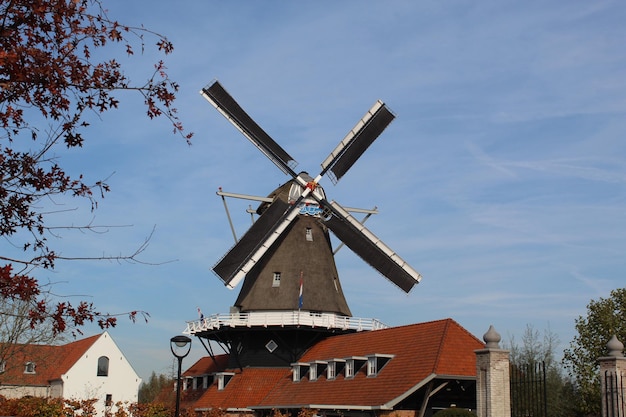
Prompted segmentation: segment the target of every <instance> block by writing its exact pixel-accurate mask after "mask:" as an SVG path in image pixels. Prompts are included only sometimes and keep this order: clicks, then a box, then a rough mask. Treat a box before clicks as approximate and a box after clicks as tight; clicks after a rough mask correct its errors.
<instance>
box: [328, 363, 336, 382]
mask: <svg viewBox="0 0 626 417" xmlns="http://www.w3.org/2000/svg"><path fill="white" fill-rule="evenodd" d="M336 369H337V364H336V363H335V362H328V368H326V379H335V370H336Z"/></svg>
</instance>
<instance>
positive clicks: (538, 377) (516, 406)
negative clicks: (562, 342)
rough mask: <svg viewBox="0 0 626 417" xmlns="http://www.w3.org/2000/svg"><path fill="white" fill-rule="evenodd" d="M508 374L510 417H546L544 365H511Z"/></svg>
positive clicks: (541, 363)
mask: <svg viewBox="0 0 626 417" xmlns="http://www.w3.org/2000/svg"><path fill="white" fill-rule="evenodd" d="M510 373H511V417H547V415H548V402H547V391H546V367H545V363H543V362H536V363H528V364H524V365H511V367H510ZM611 417H613V416H611ZM619 417H622V416H619Z"/></svg>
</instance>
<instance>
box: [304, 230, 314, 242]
mask: <svg viewBox="0 0 626 417" xmlns="http://www.w3.org/2000/svg"><path fill="white" fill-rule="evenodd" d="M305 236H306V240H308V241H309V242H313V230H312V229H311V228H310V227H307V228H306V234H305Z"/></svg>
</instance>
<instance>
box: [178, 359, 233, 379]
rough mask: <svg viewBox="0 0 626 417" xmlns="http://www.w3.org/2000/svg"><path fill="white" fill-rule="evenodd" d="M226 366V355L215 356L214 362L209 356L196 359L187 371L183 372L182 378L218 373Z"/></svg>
mask: <svg viewBox="0 0 626 417" xmlns="http://www.w3.org/2000/svg"><path fill="white" fill-rule="evenodd" d="M227 366H228V355H227V354H223V355H215V360H213V358H211V357H210V356H205V357H203V358H200V359H198V361H196V363H194V364H193V365H191V367H190V368H189V369H187V370H186V371H185V372H183V376H185V377H186V376H197V375H207V374H211V373H213V372H220V371H223V370H224V369H226V367H227Z"/></svg>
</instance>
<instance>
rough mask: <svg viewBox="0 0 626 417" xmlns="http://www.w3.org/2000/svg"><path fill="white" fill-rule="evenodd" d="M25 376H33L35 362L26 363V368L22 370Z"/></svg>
mask: <svg viewBox="0 0 626 417" xmlns="http://www.w3.org/2000/svg"><path fill="white" fill-rule="evenodd" d="M24 373H25V374H34V373H35V362H26V367H25V368H24Z"/></svg>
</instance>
